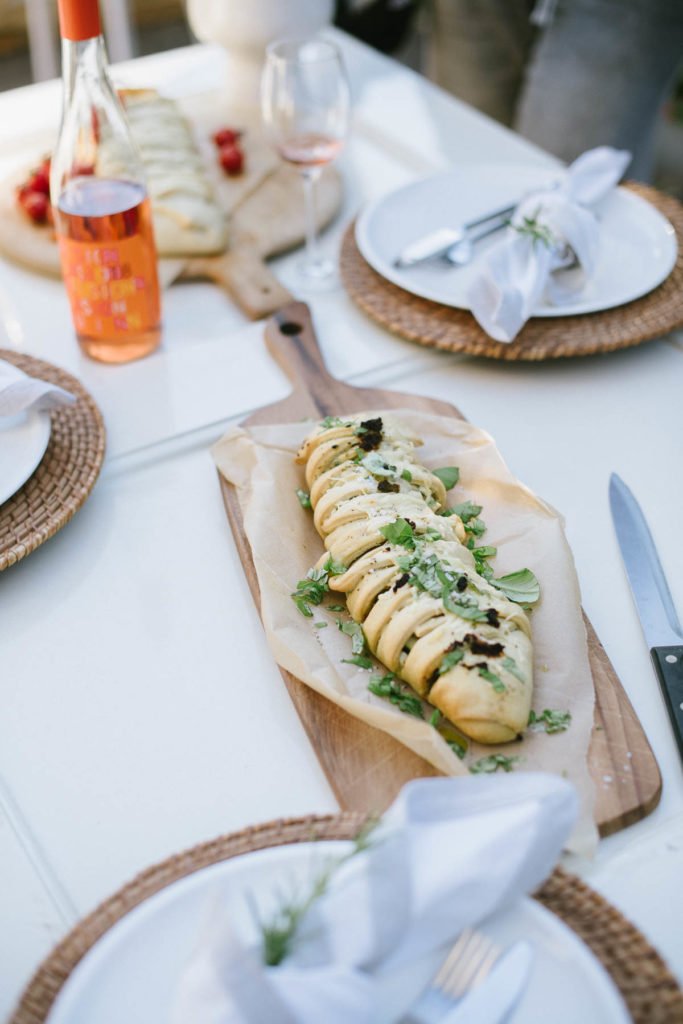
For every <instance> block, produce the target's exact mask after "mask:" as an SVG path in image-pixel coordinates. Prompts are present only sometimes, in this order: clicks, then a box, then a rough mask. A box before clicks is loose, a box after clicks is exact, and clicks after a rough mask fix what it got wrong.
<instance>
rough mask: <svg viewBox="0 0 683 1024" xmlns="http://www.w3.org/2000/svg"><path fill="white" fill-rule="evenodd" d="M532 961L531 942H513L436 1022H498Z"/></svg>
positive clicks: (522, 985)
mask: <svg viewBox="0 0 683 1024" xmlns="http://www.w3.org/2000/svg"><path fill="white" fill-rule="evenodd" d="M533 961H534V950H533V946H532V945H531V943H529V942H526V941H520V942H516V943H515V945H514V946H513V947H512V948H511V949H509V950H508V951H507V952H506V953H503V955H502V956H501V957H500V959H499V960H498V961H496V963H495V965H494V966H493V968H492V970H491V972H490V973H489V974H488V976H487V978H486V980H485V981H483V982H482V983H481V985H478V986H477V987H476V988H475V989H473V990H472V991H471V992H469V993H468V994H467V995H466V996H463V998H462V999H461V1000H460V1002H459V1003H458V1005H457V1006H456V1007H455V1008H454V1009H452V1010H449V1011H448V1013H447V1014H446V1015H445V1016H444V1017H442V1018H441V1020H440V1021H439V1024H473V1022H475V1021H476V1024H502V1022H503V1021H505V1020H507V1018H508V1016H509V1015H510V1014H511V1013H512V1011H513V1010H514V1008H515V1006H516V1005H517V1003H518V1002H519V1000H520V997H521V995H522V993H523V992H524V990H525V988H526V986H527V983H528V981H529V974H530V972H531V965H532V963H533Z"/></svg>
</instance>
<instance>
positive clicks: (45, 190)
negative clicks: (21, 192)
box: [26, 167, 50, 196]
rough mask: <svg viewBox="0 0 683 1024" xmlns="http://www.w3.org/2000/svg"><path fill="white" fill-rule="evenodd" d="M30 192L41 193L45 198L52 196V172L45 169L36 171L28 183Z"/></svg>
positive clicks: (40, 168) (27, 186) (41, 168)
mask: <svg viewBox="0 0 683 1024" xmlns="http://www.w3.org/2000/svg"><path fill="white" fill-rule="evenodd" d="M26 188H27V189H28V190H29V192H41V193H42V194H43V195H44V196H49V195H50V172H49V170H45V168H44V167H39V168H38V170H37V171H34V172H33V174H32V175H31V177H30V178H29V179H28V181H27V183H26Z"/></svg>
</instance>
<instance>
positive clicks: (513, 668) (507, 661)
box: [501, 655, 533, 715]
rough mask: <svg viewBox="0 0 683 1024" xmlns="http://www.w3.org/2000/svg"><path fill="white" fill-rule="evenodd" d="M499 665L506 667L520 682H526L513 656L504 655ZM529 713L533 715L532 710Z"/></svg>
mask: <svg viewBox="0 0 683 1024" xmlns="http://www.w3.org/2000/svg"><path fill="white" fill-rule="evenodd" d="M501 665H502V666H503V668H506V669H507V670H508V672H509V673H510V674H511V675H513V676H515V677H516V678H517V679H519V681H520V683H526V679H525V678H524V676H523V675H522V673H521V672H520V670H519V668H518V667H517V662H516V661H515V659H514V658H510V657H509V656H508V655H506V656H505V657H504V658H503V660H502V662H501ZM531 714H532V715H533V711H532V712H531Z"/></svg>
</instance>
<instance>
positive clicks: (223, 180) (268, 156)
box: [0, 93, 343, 319]
mask: <svg viewBox="0 0 683 1024" xmlns="http://www.w3.org/2000/svg"><path fill="white" fill-rule="evenodd" d="M179 105H180V107H181V111H182V112H183V113H184V114H185V116H186V117H187V118H188V120H189V121H190V123H191V124H192V127H193V131H194V135H195V141H196V143H197V146H198V149H199V151H200V153H201V154H202V156H203V158H204V163H205V165H206V168H207V171H208V173H209V177H210V178H211V180H212V183H213V186H214V190H215V195H216V200H217V202H218V204H219V206H220V207H221V209H222V210H223V213H224V214H225V216H226V217H227V221H228V247H227V249H226V251H225V252H220V253H216V254H214V255H194V256H193V255H189V254H188V255H183V254H180V255H176V254H170V255H165V254H163V255H162V258H161V259H160V260H159V275H160V281H161V283H162V285H163V286H165V285H169V284H170V283H171V282H172V281H174V280H176V279H178V278H182V279H192V278H204V279H208V280H210V281H213V282H214V283H215V284H217V285H219V287H221V288H223V289H224V290H225V291H226V292H228V293H229V294H230V295H231V297H232V298H233V299H234V300H235V302H236V303H237V305H238V306H239V307H240V309H242V311H243V312H244V313H246V315H247V316H248V317H250V318H251V319H258V318H259V317H263V316H268V315H269V314H270V313H273V312H274V311H275V310H276V309H279V308H280V307H281V306H283V305H285V304H286V303H288V302H291V301H292V296H291V295H290V293H289V292H288V291H287V289H286V288H285V287H284V286H283V285H282V284H281V283H280V282H279V281H278V279H277V278H276V277H275V275H274V274H273V273H272V272H271V270H270V268H269V267H268V266H267V263H266V261H267V260H268V259H270V258H271V257H273V256H277V255H279V254H280V253H283V252H286V251H287V250H289V249H293V248H296V247H297V246H299V245H301V244H302V243H303V241H304V238H305V234H306V217H305V205H304V191H303V185H302V182H301V177H300V175H299V172H298V171H297V170H296V168H294V167H290V166H287V165H284V164H282V162H281V161H280V160H279V158H278V157H277V156H276V155H275V153H274V151H273V148H272V146H271V145H270V143H269V142H268V141H267V140H266V138H265V137H264V135H263V131H262V129H261V128H260V126H259V123H258V118H256V117H255V115H254V113H253V112H251V113H250V114H249V115H243V116H242V117H240V116H239V115H235V117H234V119H231V118H229V117H227V116H226V114H225V112H224V110H223V107H222V105H221V97H220V95H219V94H213V93H209V94H202V95H200V96H193V97H190V98H188V99H186V100H184V101H182V102H181V103H180V104H179ZM229 120H232V121H233V123H234V124H236V125H239V126H245V125H246V127H245V132H244V138H243V146H244V151H245V157H246V159H245V171H244V173H243V174H241V175H238V176H236V177H234V178H230V177H227V176H226V175H225V174H223V172H222V171H221V170H220V168H219V166H218V163H217V159H216V151H215V147H214V146H213V143H212V141H211V134H212V133H213V132H214V131H215V130H216V129H217V128H219V127H221V126H222V125H224V124H225V123H226V121H229ZM51 141H52V140H48V139H46V143H45V146H44V147H43V148H42V150H41V149H37V150H36V159H35V160H33V161H31V162H30V163H29V164H28V166H27V167H26V168H25V169H24V170H22V171H20V172H18V173H15V174H13V175H11V176H10V177H8V178H6V179H4V180H3V181H0V253H2V254H4V255H5V256H8V257H9V258H10V259H11V260H13V261H15V262H17V263H20V264H22V265H23V266H25V267H28V268H29V269H30V270H34V271H36V272H37V273H40V274H47V275H50V276H52V277H59V276H60V275H61V268H60V262H59V251H58V248H57V244H56V240H55V235H54V231H53V230H52V228H51V227H49V226H39V225H35V224H33V223H32V222H31V221H30V220H29V219H28V217H27V216H26V215H25V214H24V213H23V212H22V210H21V209H20V208H19V206H18V204H17V202H16V199H15V190H16V187H17V185H19V184H21V183H22V182H23V181H25V180H26V178H27V176H28V174H29V172H30V169H31V166H35V165H37V164H38V163H40V160H41V158H42V156H44V155H45V154H47V153H49V151H50V149H51ZM342 195H343V188H342V181H341V177H340V175H339V173H338V172H337V170H336V169H335V168H334V167H327V168H325V169H324V171H323V173H322V174H321V176H320V179H319V181H318V183H317V186H316V222H317V226H318V228H319V229H320V228H323V227H325V226H326V225H327V224H329V223H330V221H331V220H333V218H334V217H335V216H336V214H337V213H338V211H339V208H340V206H341V202H342Z"/></svg>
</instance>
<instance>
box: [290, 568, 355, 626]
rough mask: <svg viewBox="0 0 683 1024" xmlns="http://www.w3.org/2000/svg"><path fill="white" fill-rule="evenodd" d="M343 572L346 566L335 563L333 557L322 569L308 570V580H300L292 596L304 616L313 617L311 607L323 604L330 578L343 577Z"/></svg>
mask: <svg viewBox="0 0 683 1024" xmlns="http://www.w3.org/2000/svg"><path fill="white" fill-rule="evenodd" d="M343 572H346V566H345V565H342V564H341V563H340V562H335V561H334V559H333V558H332V556H331V555H330V557H329V558H328V559H327V561H326V562H325V564H324V566H323V567H322V569H309V570H308V572H307V573H306V578H305V579H303V580H299V582H298V583H297V585H296V590H295V591H293V593H292V594H291V598H292V600H293V601H294V604H295V605H296V606H297V608H298V609H299V611H300V612H301V614H302V615H305V616H306V618H308V619H310V618H312V617H313V612H312V611H311V605H312V604H315V605H318V604H322V600H323V598H324V597H325V594H326V593H327V592H328V590H329V579H330V576H341V574H342V573H343Z"/></svg>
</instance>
